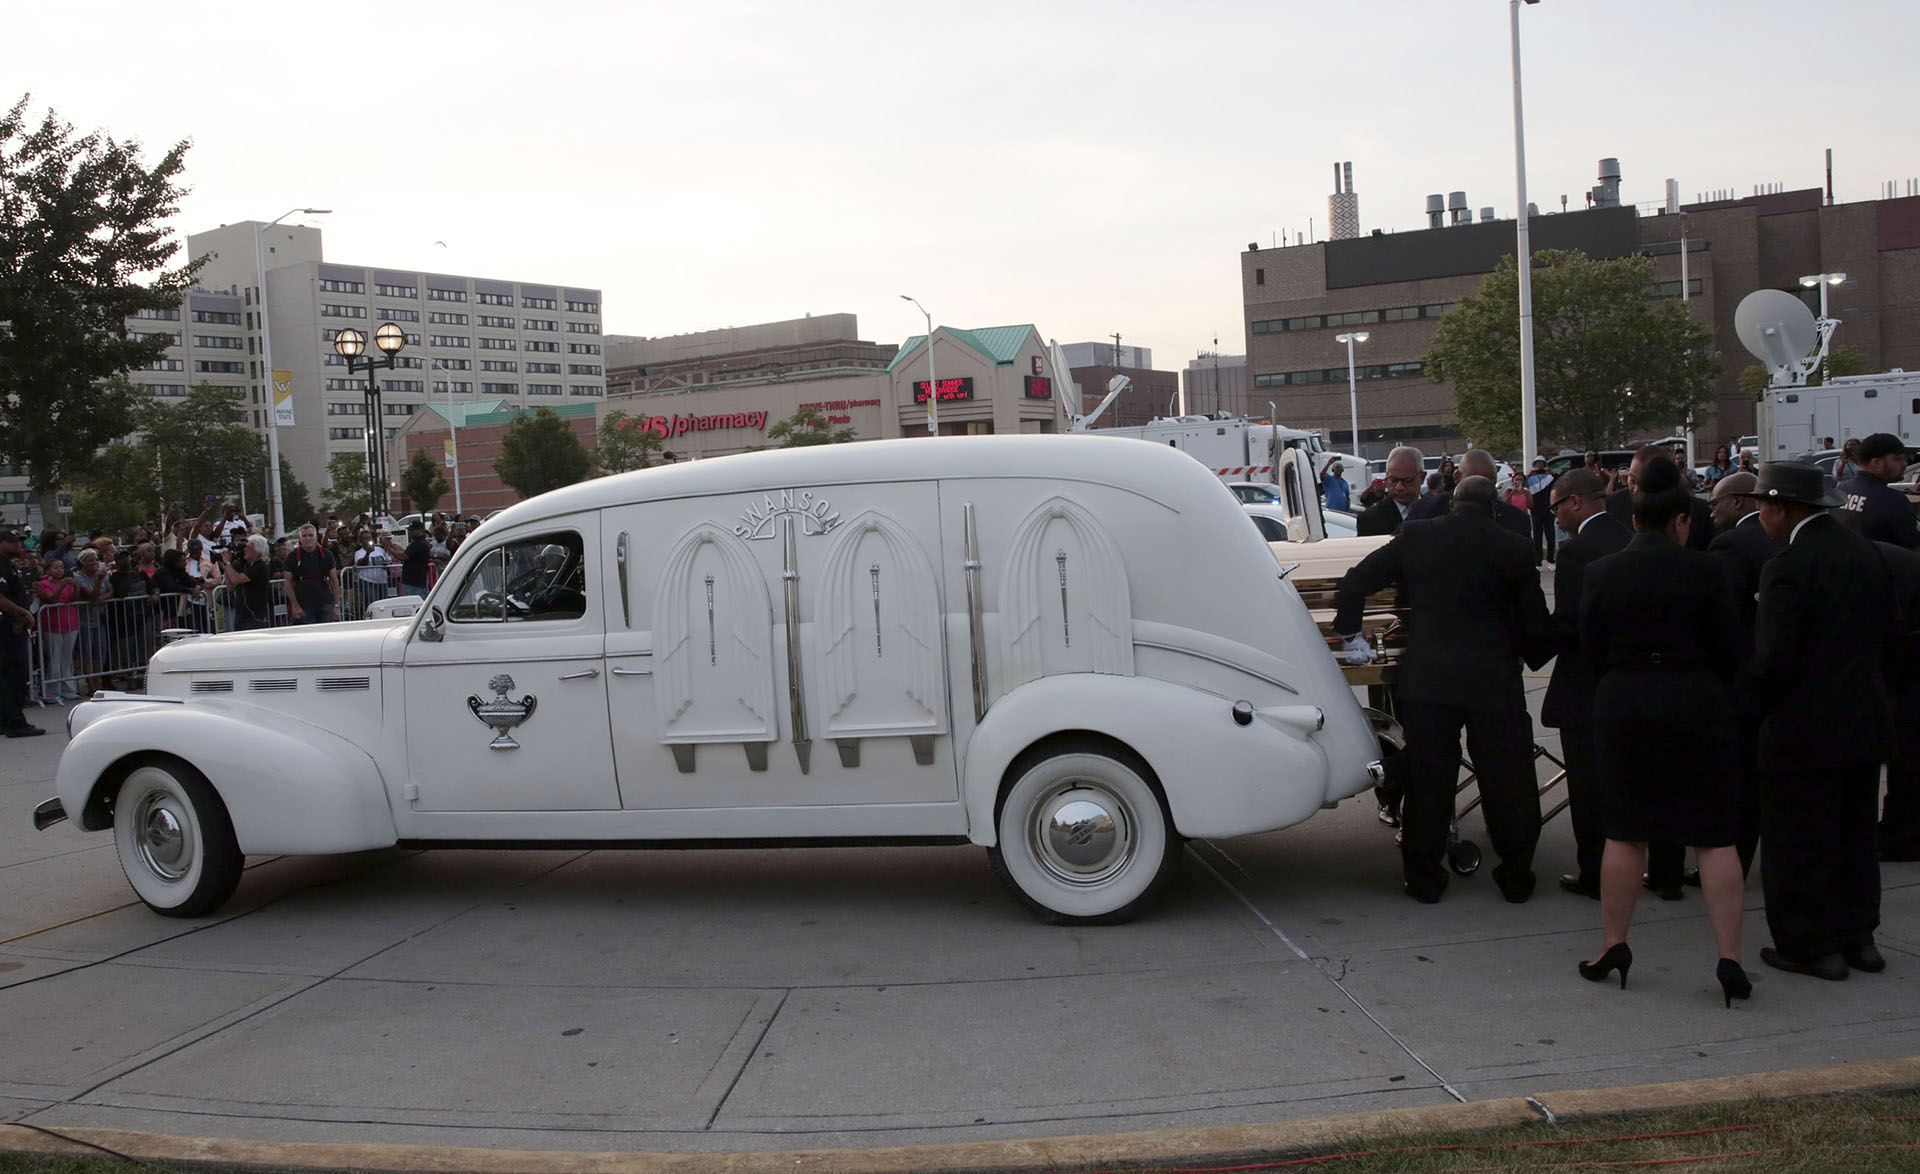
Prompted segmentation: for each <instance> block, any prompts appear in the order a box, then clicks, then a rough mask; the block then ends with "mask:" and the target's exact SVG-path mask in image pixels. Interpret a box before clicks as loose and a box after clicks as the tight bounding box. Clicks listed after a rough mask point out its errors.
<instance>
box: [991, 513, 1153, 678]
mask: <svg viewBox="0 0 1920 1174" xmlns="http://www.w3.org/2000/svg"><path fill="white" fill-rule="evenodd" d="M1000 630H1001V631H1002V632H1003V633H1005V637H1004V639H1005V645H1004V647H1003V649H1002V670H1003V674H1004V679H1003V681H1002V682H1001V687H1000V690H999V691H1000V692H1006V691H1008V690H1011V689H1013V688H1015V687H1017V686H1019V685H1022V684H1025V683H1026V682H1028V681H1032V680H1036V679H1038V678H1040V677H1044V676H1051V675H1055V674H1058V673H1109V674H1113V675H1117V676H1128V677H1130V676H1132V675H1133V600H1132V595H1131V593H1130V591H1129V589H1128V586H1127V566H1126V563H1125V561H1124V560H1123V559H1122V558H1121V557H1120V547H1119V545H1118V544H1117V543H1116V542H1114V540H1113V536H1112V535H1110V534H1108V533H1107V530H1106V527H1104V526H1102V525H1101V524H1100V522H1099V521H1098V520H1097V519H1096V518H1095V517H1094V516H1093V514H1092V513H1090V512H1089V511H1088V510H1087V509H1086V508H1085V507H1083V506H1080V505H1077V504H1075V503H1074V502H1072V501H1070V500H1068V499H1067V498H1064V497H1054V498H1050V499H1048V500H1047V501H1044V502H1042V503H1040V505H1039V506H1037V507H1036V508H1035V509H1034V510H1033V511H1032V512H1031V513H1029V514H1028V515H1027V516H1026V517H1025V518H1024V519H1022V520H1021V522H1020V525H1019V526H1018V527H1017V528H1016V529H1015V530H1014V534H1013V539H1012V541H1011V542H1010V543H1009V544H1008V546H1007V569H1006V572H1005V574H1004V575H1003V576H1002V578H1001V585H1000Z"/></svg>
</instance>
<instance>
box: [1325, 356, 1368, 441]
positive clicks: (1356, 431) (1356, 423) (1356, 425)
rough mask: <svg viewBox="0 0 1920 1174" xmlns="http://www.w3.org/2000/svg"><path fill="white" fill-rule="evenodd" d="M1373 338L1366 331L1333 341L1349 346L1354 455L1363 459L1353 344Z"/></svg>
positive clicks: (1349, 396) (1348, 382) (1349, 386)
mask: <svg viewBox="0 0 1920 1174" xmlns="http://www.w3.org/2000/svg"><path fill="white" fill-rule="evenodd" d="M1372 337H1373V336H1372V335H1371V334H1369V333H1368V332H1367V331H1364V330H1356V331H1353V332H1351V333H1349V334H1336V335H1334V336H1333V341H1335V342H1344V343H1346V344H1347V408H1348V409H1349V410H1350V411H1352V413H1353V455H1354V456H1356V457H1360V458H1362V459H1365V456H1366V454H1365V453H1362V452H1361V451H1360V383H1359V380H1358V379H1357V378H1356V377H1355V375H1354V370H1353V344H1354V343H1356V342H1365V341H1367V340H1368V339H1369V338H1372Z"/></svg>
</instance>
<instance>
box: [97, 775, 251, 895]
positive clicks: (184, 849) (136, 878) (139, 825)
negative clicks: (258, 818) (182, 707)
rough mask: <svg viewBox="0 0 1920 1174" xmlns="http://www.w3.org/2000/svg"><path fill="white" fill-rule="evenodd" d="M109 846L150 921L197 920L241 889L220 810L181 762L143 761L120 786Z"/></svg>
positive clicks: (228, 827) (229, 829) (236, 854)
mask: <svg viewBox="0 0 1920 1174" xmlns="http://www.w3.org/2000/svg"><path fill="white" fill-rule="evenodd" d="M113 843H114V848H115V849H116V850H117V851H118V853H119V856H120V867H121V869H122V871H124V872H125V873H126V874H127V882H128V883H129V884H131V885H132V886H133V891H134V892H136V893H138V894H139V895H140V899H141V900H142V901H145V902H146V903H147V905H148V907H150V908H151V909H152V910H153V911H154V912H155V913H162V914H165V915H166V916H168V917H199V916H200V915H201V914H203V913H210V912H212V911H213V910H214V909H217V908H219V907H220V906H221V905H222V904H223V903H225V901H226V899H227V898H228V897H231V896H232V895H233V890H234V887H235V886H236V885H238V884H239V883H240V868H241V861H242V857H241V855H240V849H239V847H238V846H237V844H236V843H235V841H234V836H233V822H232V821H231V820H230V819H229V818H228V817H227V808H226V805H225V804H223V803H222V802H220V796H219V795H217V794H216V793H215V792H214V789H213V787H212V786H211V785H210V784H209V783H208V782H207V781H206V779H204V778H202V777H201V776H200V773H199V772H198V771H196V770H194V769H193V768H192V767H189V766H187V765H185V764H184V763H181V762H177V761H172V760H149V761H147V762H143V763H141V764H140V765H138V766H136V767H134V768H133V770H132V771H131V772H130V773H129V774H128V775H127V777H126V778H125V779H124V780H123V781H122V782H121V784H120V791H119V793H118V795H117V796H116V797H115V798H114V803H113Z"/></svg>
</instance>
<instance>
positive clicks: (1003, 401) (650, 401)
mask: <svg viewBox="0 0 1920 1174" xmlns="http://www.w3.org/2000/svg"><path fill="white" fill-rule="evenodd" d="M1065 375H1066V372H1064V371H1061V372H1056V371H1055V370H1054V369H1053V361H1052V359H1051V357H1050V356H1049V355H1048V354H1047V351H1046V343H1045V340H1043V339H1042V338H1041V337H1040V334H1039V332H1038V331H1037V330H1035V329H1034V328H1033V326H1031V325H1023V326H994V327H988V328H986V329H982V330H962V329H958V328H955V327H948V326H941V327H937V328H935V330H934V332H933V335H932V337H931V339H929V338H928V336H926V335H915V336H914V337H912V338H909V339H908V340H907V341H906V342H905V343H904V344H903V345H902V346H901V347H900V350H899V352H898V353H897V354H895V355H894V357H893V359H892V361H891V362H890V363H889V364H888V365H887V367H886V369H885V370H882V371H873V370H841V371H832V370H826V371H817V372H816V371H808V372H792V371H788V372H782V373H775V374H765V375H759V374H756V375H752V376H748V377H745V378H738V379H726V380H716V381H710V382H705V383H701V384H697V385H694V386H681V387H673V388H662V389H655V390H648V391H632V392H626V393H619V392H615V393H612V394H609V395H608V397H607V398H606V399H605V400H604V401H603V402H602V403H600V404H599V405H597V407H598V408H599V410H600V411H601V413H602V418H603V419H604V418H605V416H606V415H608V414H611V413H613V412H622V413H625V415H626V416H627V417H628V418H629V419H632V420H634V421H636V423H637V426H640V427H644V428H646V429H648V430H649V431H651V432H653V433H654V434H655V435H657V436H659V437H660V439H661V447H662V448H664V449H665V450H666V451H667V452H670V453H672V454H673V458H674V459H679V460H684V459H688V458H693V457H711V456H724V455H726V454H728V453H737V452H744V451H746V450H747V449H749V448H752V447H755V446H766V445H769V444H776V443H778V441H769V440H768V439H767V429H768V428H770V427H772V426H773V425H775V424H778V423H779V422H780V421H782V420H785V419H788V418H790V417H792V416H793V415H794V414H796V413H797V412H799V411H800V410H801V409H802V408H811V409H813V410H814V411H816V412H818V413H819V414H820V415H821V416H823V417H825V418H826V420H827V422H828V423H829V424H830V425H831V426H832V427H833V428H835V429H842V428H851V429H853V433H854V438H855V439H857V440H880V439H884V438H888V437H896V436H925V435H927V416H928V402H927V401H928V398H929V396H931V395H933V394H935V393H936V391H937V394H938V396H939V405H938V415H939V428H940V435H942V436H991V435H1008V434H1014V433H1034V432H1055V431H1059V430H1060V421H1061V420H1063V419H1064V417H1063V416H1062V414H1061V412H1060V409H1059V407H1058V405H1057V403H1056V396H1055V390H1056V388H1057V387H1058V386H1059V384H1060V380H1061V379H1063V378H1064V377H1065ZM936 377H937V379H938V384H937V387H935V386H934V385H932V383H931V380H932V379H933V378H936Z"/></svg>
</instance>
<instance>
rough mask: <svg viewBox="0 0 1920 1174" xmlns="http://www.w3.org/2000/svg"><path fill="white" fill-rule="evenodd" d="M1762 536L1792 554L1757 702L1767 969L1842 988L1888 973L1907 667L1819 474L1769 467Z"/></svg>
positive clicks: (1768, 601) (1877, 567)
mask: <svg viewBox="0 0 1920 1174" xmlns="http://www.w3.org/2000/svg"><path fill="white" fill-rule="evenodd" d="M1754 496H1755V497H1756V498H1758V499H1759V502H1760V524H1761V525H1762V526H1764V527H1766V531H1767V533H1768V534H1769V535H1771V536H1772V537H1773V538H1774V539H1775V540H1776V541H1780V542H1785V543H1787V548H1786V549H1785V550H1783V551H1781V552H1780V553H1779V554H1777V555H1775V556H1774V557H1773V558H1772V559H1770V560H1769V561H1768V562H1767V564H1766V566H1765V567H1764V568H1763V569H1762V570H1761V572H1760V600H1759V604H1758V607H1757V609H1756V614H1755V619H1754V652H1753V665H1754V673H1753V675H1754V688H1755V691H1756V693H1757V694H1758V701H1759V706H1760V715H1761V716H1760V750H1759V763H1760V787H1759V790H1760V838H1761V840H1762V841H1763V842H1764V843H1765V844H1766V846H1767V850H1766V852H1765V853H1764V854H1763V855H1762V856H1761V858H1760V877H1761V885H1762V889H1763V890H1764V892H1765V894H1766V906H1767V928H1768V929H1770V930H1771V931H1772V932H1773V945H1772V946H1770V947H1768V948H1766V949H1764V950H1761V951H1760V960H1761V961H1762V962H1765V963H1766V964H1767V965H1769V966H1772V967H1774V968H1776V969H1779V970H1785V971H1788V972H1790V973H1793V974H1806V975H1811V976H1813V977H1815V978H1824V979H1829V980H1838V979H1843V978H1845V977H1847V972H1848V971H1849V970H1850V969H1851V970H1861V971H1866V972H1869V973H1872V972H1876V971H1880V970H1884V969H1886V965H1887V963H1886V959H1885V958H1883V957H1882V956H1881V954H1880V951H1879V949H1878V948H1876V946H1875V945H1874V941H1873V935H1874V931H1875V930H1876V929H1878V928H1879V925H1880V861H1879V854H1878V852H1877V850H1876V845H1875V817H1876V815H1877V814H1878V813H1877V812H1876V811H1875V810H1874V807H1875V800H1877V799H1878V798H1879V792H1880V764H1881V763H1883V762H1885V761H1886V760H1887V731H1886V728H1885V722H1886V710H1885V706H1886V699H1887V693H1886V686H1885V678H1886V673H1887V670H1888V667H1889V662H1890V661H1892V660H1894V659H1895V658H1896V657H1897V656H1898V654H1899V648H1900V641H1899V635H1900V633H1899V630H1898V625H1897V622H1896V619H1895V616H1894V611H1895V605H1894V598H1893V587H1892V581H1891V578H1890V577H1889V575H1888V572H1887V565H1886V562H1885V561H1884V560H1883V559H1882V558H1881V556H1880V551H1879V549H1878V548H1877V547H1875V546H1874V545H1873V544H1872V543H1871V542H1868V541H1867V540H1866V539H1864V538H1862V537H1860V536H1859V535H1858V534H1855V533H1853V532H1852V531H1851V530H1850V529H1848V528H1847V527H1846V526H1844V525H1842V524H1840V523H1839V522H1838V521H1835V520H1834V519H1833V517H1831V516H1830V515H1829V513H1828V511H1829V510H1830V509H1832V508H1833V507H1834V506H1838V505H1839V504H1840V503H1841V501H1842V499H1841V497H1840V496H1839V494H1837V493H1835V492H1834V490H1833V489H1832V487H1831V482H1829V481H1828V480H1827V478H1826V476H1825V474H1823V473H1822V472H1821V471H1820V469H1819V467H1818V466H1816V465H1810V464H1805V463H1802V462H1799V461H1776V462H1773V463H1771V464H1767V465H1763V466H1761V469H1760V481H1759V484H1758V485H1757V486H1756V487H1755V489H1754Z"/></svg>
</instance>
